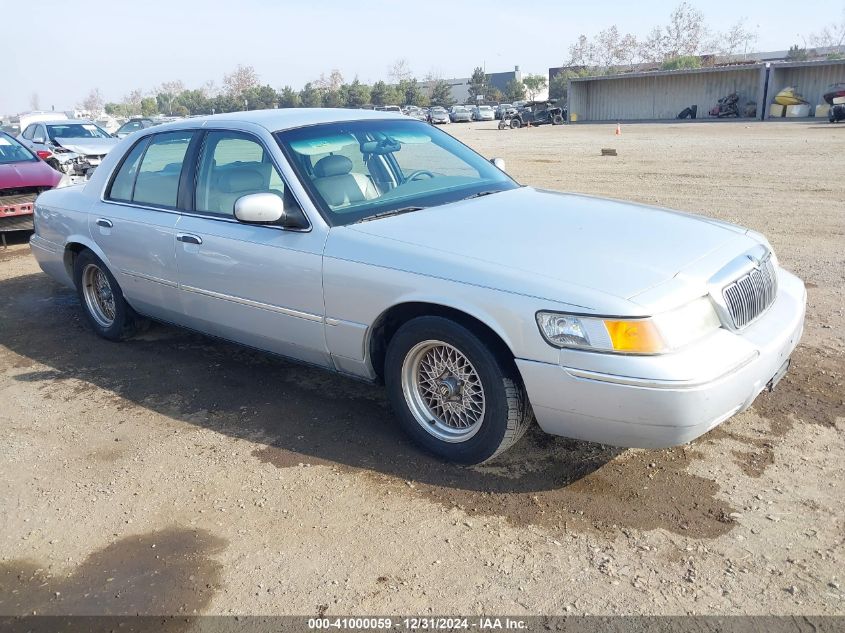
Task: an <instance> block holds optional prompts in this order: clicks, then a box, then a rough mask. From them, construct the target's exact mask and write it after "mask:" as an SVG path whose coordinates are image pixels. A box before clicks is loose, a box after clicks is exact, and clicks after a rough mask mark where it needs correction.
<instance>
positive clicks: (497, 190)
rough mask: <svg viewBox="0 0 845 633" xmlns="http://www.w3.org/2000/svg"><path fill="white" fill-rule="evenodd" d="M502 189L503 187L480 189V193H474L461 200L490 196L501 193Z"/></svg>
mask: <svg viewBox="0 0 845 633" xmlns="http://www.w3.org/2000/svg"><path fill="white" fill-rule="evenodd" d="M500 191H502V190H501V189H491V190H490V191H479V192H478V193H474V194H472V195H469V196H467V197H466V198H461V200H472V199H473V198H480V197H481V196H489V195H490V194H493V193H499V192H500Z"/></svg>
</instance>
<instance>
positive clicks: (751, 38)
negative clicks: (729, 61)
mask: <svg viewBox="0 0 845 633" xmlns="http://www.w3.org/2000/svg"><path fill="white" fill-rule="evenodd" d="M747 22H748V20H747V18H740V19H739V20H737V21H736V22H735V23H734V24H733V25H732V26H731V27H730V28H729V29H728V30H727V31H725V32H724V33H718V34H717V35H716V37H715V39H714V40H713V42H711V44H710V48H711V49H712V50H713V51H715V52H716V53H717V54H719V55H723V56H725V57H729V56H731V55H737V54H744V53H747V52H748V48H749V47H750V46H752V45H753V44H754V42H756V41H757V33H756V32H755V31H751V30H750V29H749V28H748V27H747V26H746V23H747Z"/></svg>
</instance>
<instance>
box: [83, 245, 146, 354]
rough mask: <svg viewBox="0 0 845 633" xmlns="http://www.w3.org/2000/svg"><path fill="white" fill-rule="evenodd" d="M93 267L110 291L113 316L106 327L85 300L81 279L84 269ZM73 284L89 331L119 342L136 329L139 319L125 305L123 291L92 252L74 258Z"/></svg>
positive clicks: (127, 305) (84, 273)
mask: <svg viewBox="0 0 845 633" xmlns="http://www.w3.org/2000/svg"><path fill="white" fill-rule="evenodd" d="M89 267H95V268H96V269H99V271H101V272H102V273H103V275H104V276H105V279H106V280H107V282H108V286H109V288H110V290H111V296H112V299H113V301H114V309H113V312H114V316H113V318H112V319H111V323H110V324H108V325H106V324H104V323H102V322H101V320H100V319H98V317H97V316H96V315H95V314H94V313H93V312H92V308H91V306H90V305H89V302H88V299H86V288H85V286H86V285H87V284H86V282H85V281H84V280H83V277H84V276H85V275H86V269H88V268H89ZM73 282H74V284H75V285H76V293H77V295H78V296H79V302H80V303H81V304H82V312H83V314H84V315H85V320H86V321H87V322H88V325H90V326H91V329H93V330H94V332H95V333H97V334H98V335H99V336H102V337H103V338H105V339H108V340H110V341H121V340H124V339H127V338H129V337H130V336H132V335H133V334H134V333H135V332H136V331H137V329H138V325H139V321H140V319H139V317H138V315H137V314H136V312H135V311H134V310H133V309H132V308H131V307H130V306H129V304H128V303H126V300H125V299H124V298H123V291H122V290H121V289H120V285H119V284H118V283H117V280H116V279H115V278H114V275H112V274H111V271H109V269H108V268H107V267H106V265H105V264H104V263H103V262H102V260H101V259H100V258H99V257H97V256H96V255H95V254H94V253H93V252H91V251H90V250H88V249H85V250H83V251H81V252H80V253H79V255H77V257H76V261H75V262H74V265H73Z"/></svg>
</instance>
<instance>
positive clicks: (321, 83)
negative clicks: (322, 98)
mask: <svg viewBox="0 0 845 633" xmlns="http://www.w3.org/2000/svg"><path fill="white" fill-rule="evenodd" d="M342 85H343V75H342V74H341V72H340V71H339V70H338V69H337V68H335V69H333V70H332V72H331V73H329V76H328V77H326V75H325V74H320V78H319V79H318V80H317V81H315V82H314V86H315V87H316V88H317V89H318V90H322V91H323V92H324V93H326V92H336V91H338V90H340V87H341V86H342Z"/></svg>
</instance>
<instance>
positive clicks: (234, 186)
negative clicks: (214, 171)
mask: <svg viewBox="0 0 845 633" xmlns="http://www.w3.org/2000/svg"><path fill="white" fill-rule="evenodd" d="M217 187H218V189H220V191H222V192H224V193H238V192H240V191H255V190H256V189H264V178H262V176H261V174H260V173H258V172H257V171H255V170H254V169H228V170H226V171H224V172H223V173H221V174H220V176H219V178H218V181H217Z"/></svg>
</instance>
